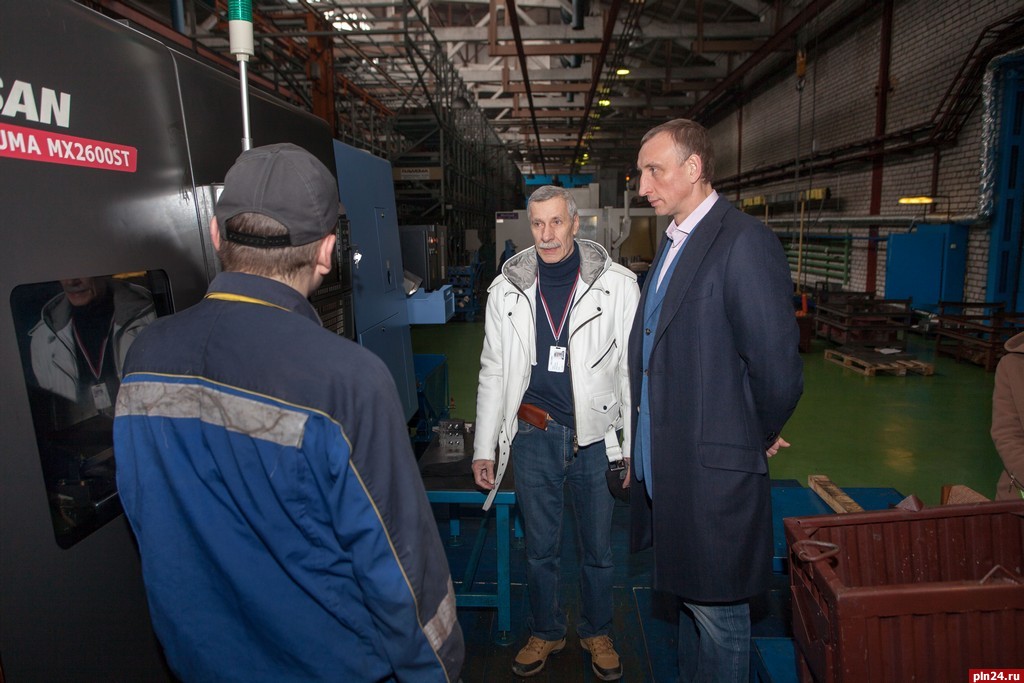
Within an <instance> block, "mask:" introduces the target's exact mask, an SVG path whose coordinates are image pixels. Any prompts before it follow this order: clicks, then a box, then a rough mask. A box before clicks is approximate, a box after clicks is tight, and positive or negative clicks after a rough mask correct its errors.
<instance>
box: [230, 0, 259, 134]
mask: <svg viewBox="0 0 1024 683" xmlns="http://www.w3.org/2000/svg"><path fill="white" fill-rule="evenodd" d="M228 36H229V49H230V50H231V54H233V55H234V56H235V59H237V60H238V78H239V85H240V87H241V89H242V151H243V152H244V151H246V150H248V149H251V148H252V134H251V133H250V131H249V74H248V66H249V57H251V56H253V55H254V54H256V53H255V51H254V50H253V37H252V0H228Z"/></svg>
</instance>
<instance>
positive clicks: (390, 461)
mask: <svg viewBox="0 0 1024 683" xmlns="http://www.w3.org/2000/svg"><path fill="white" fill-rule="evenodd" d="M339 212H340V204H339V202H338V191H337V184H336V181H335V179H334V177H333V176H332V175H331V173H330V172H329V171H328V170H327V169H326V168H325V167H324V166H323V164H321V163H320V162H319V161H318V160H317V159H315V158H314V157H313V156H312V155H311V154H309V153H308V152H306V151H305V150H302V149H301V148H299V147H296V146H294V145H290V144H280V145H271V146H268V147H260V148H255V149H251V150H248V151H246V152H243V153H242V155H241V156H240V157H239V158H238V160H237V161H236V163H235V164H234V166H232V167H231V169H230V170H229V171H228V174H227V176H226V178H225V183H224V190H223V193H222V195H221V197H220V200H219V201H218V204H217V207H216V211H215V214H216V218H215V219H214V220H213V221H211V226H210V234H211V237H212V240H213V244H214V247H215V248H216V250H217V253H218V255H219V257H220V260H221V264H222V266H223V271H224V272H222V273H221V274H220V275H218V276H217V277H216V278H215V279H214V281H213V282H212V283H211V285H210V288H209V291H208V292H207V294H206V297H205V299H204V300H203V301H202V302H200V303H199V304H197V305H195V306H193V307H191V308H189V309H187V310H185V311H183V312H181V313H179V314H177V315H173V316H170V317H168V318H161V319H158V320H157V321H155V322H154V323H153V324H152V325H150V326H149V327H148V328H147V329H146V330H144V331H143V333H142V334H140V335H139V337H138V339H137V340H136V341H135V343H134V344H133V345H132V348H131V350H130V352H129V354H128V358H127V360H126V363H125V377H124V379H123V383H122V385H121V389H120V392H119V394H118V397H117V412H116V419H115V425H114V447H115V456H116V459H117V480H118V488H119V490H120V494H121V500H122V502H123V504H124V509H125V513H126V515H127V517H128V520H129V521H130V522H131V526H132V529H133V530H134V531H135V535H136V537H137V538H138V544H139V551H140V554H141V558H142V572H143V578H144V580H145V584H146V593H147V596H148V599H149V606H150V611H151V613H152V618H153V626H154V629H155V630H156V634H157V636H158V637H159V639H160V642H161V644H162V645H163V647H164V650H165V651H166V654H167V660H168V663H169V664H170V666H171V668H172V669H173V671H174V673H175V675H177V676H178V677H179V678H180V679H182V680H183V681H214V680H215V681H236V680H237V681H247V682H249V683H251V682H254V681H274V682H275V683H280V682H281V681H297V680H309V681H456V680H458V676H459V671H460V669H461V666H462V660H463V654H464V650H463V641H462V631H461V629H460V627H459V624H458V622H457V620H456V614H455V595H454V592H453V588H452V582H451V577H450V574H449V569H448V564H447V560H446V559H445V555H444V548H443V546H442V544H441V541H440V538H439V536H438V532H437V526H436V523H435V521H434V519H433V516H432V512H431V509H430V505H429V503H428V501H427V498H426V493H425V492H424V489H423V484H422V481H421V480H420V476H419V473H418V469H417V467H416V461H415V457H414V456H413V453H412V449H411V446H410V442H409V436H408V432H407V430H406V425H405V421H404V419H403V413H402V410H401V407H400V404H399V400H398V394H397V391H396V389H395V386H394V383H393V381H392V379H391V376H390V374H389V373H388V370H387V368H386V367H385V366H384V364H383V363H382V362H381V361H380V360H379V359H378V358H377V357H376V356H374V355H373V354H372V353H370V352H369V351H366V350H365V349H363V348H362V347H360V346H358V345H357V344H355V343H353V342H351V341H349V340H347V339H344V338H341V337H338V336H337V335H335V334H333V333H331V332H330V331H328V330H326V329H324V328H323V327H322V326H321V324H320V320H319V318H318V317H317V314H316V312H315V311H314V309H313V308H312V306H311V305H310V304H309V302H308V301H307V296H308V295H309V294H311V293H312V292H313V291H315V290H316V288H317V287H318V286H319V284H320V283H321V281H322V279H323V277H324V275H326V274H327V273H328V272H330V269H331V266H332V258H331V256H332V253H333V251H334V246H335V232H334V228H335V226H336V224H337V221H338V216H339Z"/></svg>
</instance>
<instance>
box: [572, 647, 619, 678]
mask: <svg viewBox="0 0 1024 683" xmlns="http://www.w3.org/2000/svg"><path fill="white" fill-rule="evenodd" d="M580 645H582V646H583V649H584V650H587V651H588V652H590V666H591V667H593V669H594V675H595V676H597V677H598V678H600V679H601V680H602V681H617V680H619V679H620V678H622V664H621V663H620V662H619V653H618V652H616V651H615V646H614V645H612V639H611V638H609V637H608V636H594V637H593V638H580Z"/></svg>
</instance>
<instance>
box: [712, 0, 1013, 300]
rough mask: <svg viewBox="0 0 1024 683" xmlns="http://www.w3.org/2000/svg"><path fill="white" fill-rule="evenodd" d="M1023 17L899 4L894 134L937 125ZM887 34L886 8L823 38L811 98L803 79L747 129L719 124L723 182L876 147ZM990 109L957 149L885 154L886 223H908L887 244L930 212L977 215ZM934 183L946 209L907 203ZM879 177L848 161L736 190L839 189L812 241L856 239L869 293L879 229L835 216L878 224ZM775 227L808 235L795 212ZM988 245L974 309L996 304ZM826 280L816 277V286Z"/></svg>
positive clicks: (971, 290) (857, 275)
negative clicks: (981, 41) (973, 63)
mask: <svg viewBox="0 0 1024 683" xmlns="http://www.w3.org/2000/svg"><path fill="white" fill-rule="evenodd" d="M879 4H881V3H879ZM836 5H837V6H838V5H840V3H836ZM1018 9H1019V0H986V1H985V2H977V1H974V0H897V1H896V2H895V5H894V10H893V32H892V56H891V62H890V69H889V74H890V82H891V83H890V85H891V88H890V91H889V93H888V110H887V118H886V133H896V132H900V131H904V130H908V129H911V128H915V127H918V126H922V125H927V124H929V123H930V122H931V121H932V120H933V117H934V115H935V113H936V110H937V109H938V107H939V105H940V103H941V102H942V100H943V97H944V96H945V94H946V92H947V90H948V89H949V88H950V86H951V85H952V84H953V82H954V77H955V75H956V74H957V72H958V70H959V69H960V67H961V65H962V64H963V62H964V59H965V58H966V57H967V56H968V54H969V52H970V49H971V47H972V46H973V44H974V42H975V41H976V40H977V38H978V36H979V34H980V33H981V31H982V30H983V29H984V28H985V27H986V26H988V25H989V24H991V23H993V22H994V21H997V20H999V19H1001V18H1003V17H1005V16H1007V15H1009V14H1011V13H1012V12H1014V11H1016V10H1018ZM880 33H881V16H880V12H879V11H877V10H875V11H874V12H873V13H872V14H871V15H870V16H868V17H867V18H866V19H863V20H859V23H858V24H857V25H856V26H854V27H853V28H852V30H849V31H846V32H845V33H843V32H841V33H840V34H839V35H836V36H834V37H833V38H832V39H831V40H829V41H827V42H819V43H815V42H813V41H812V42H811V43H810V44H808V45H806V46H805V49H806V51H807V73H806V77H805V81H804V84H803V89H802V90H798V88H797V79H796V75H795V73H793V74H792V75H790V76H789V77H788V78H786V79H785V80H783V81H782V82H780V83H779V84H777V85H775V86H773V87H772V88H770V89H769V90H767V91H766V92H763V93H760V94H758V95H756V96H754V97H753V98H752V99H751V100H750V101H749V102H747V103H746V104H745V105H744V108H743V113H742V131H740V130H739V120H740V119H739V118H738V117H737V116H736V115H733V116H731V117H729V118H728V119H724V120H722V121H720V122H717V123H716V124H715V125H714V127H713V128H712V137H713V140H714V142H715V146H716V156H717V159H718V160H717V164H718V167H719V172H718V174H717V175H718V177H719V178H728V177H729V176H730V175H735V174H737V173H741V172H749V171H752V170H755V169H763V168H766V167H772V166H773V165H776V164H780V163H783V162H790V161H793V160H795V159H797V158H799V159H801V160H802V161H803V162H804V163H806V160H807V159H808V158H809V157H810V156H811V155H812V153H814V152H820V151H824V150H832V149H835V148H837V147H840V146H843V145H849V144H851V143H854V142H858V141H866V140H869V139H870V138H871V137H872V136H873V135H874V132H875V117H876V102H877V98H876V85H877V81H878V73H879V51H880V44H881V36H880ZM794 65H795V61H794ZM794 71H795V69H794ZM982 109H983V105H982V104H979V105H978V106H977V107H976V108H975V110H974V112H973V113H972V115H971V118H970V119H969V121H968V122H967V124H966V125H965V126H964V127H963V129H962V130H961V132H960V134H959V137H958V139H957V141H956V144H955V145H954V146H952V147H948V148H943V149H942V150H941V151H939V152H936V151H934V150H932V149H924V150H923V151H922V152H920V153H916V154H903V155H889V156H887V157H886V159H885V162H884V166H883V174H882V183H881V193H880V196H879V199H880V209H879V214H881V215H882V216H885V217H889V218H899V219H901V221H905V222H897V223H895V224H893V225H884V226H882V227H881V228H880V229H879V236H880V237H885V236H886V235H887V234H889V232H890V231H896V232H904V231H907V230H909V229H911V227H912V226H913V224H914V223H915V221H917V220H920V219H921V218H923V217H924V215H925V211H927V212H928V213H930V214H938V215H940V216H941V215H943V214H948V215H951V216H960V217H962V216H970V215H974V214H976V213H977V211H978V195H979V180H980V169H981V153H982V114H983V112H982ZM741 134H742V137H741ZM740 141H742V142H741V144H742V148H740V146H739V145H740ZM933 177H934V178H935V182H936V186H937V190H936V194H938V195H940V196H941V197H942V198H941V199H940V201H939V203H938V204H936V205H934V206H933V207H925V208H924V209H922V208H921V207H907V206H901V205H899V204H898V203H897V201H896V200H897V199H898V198H899V197H901V196H905V195H916V194H930V193H932V192H933V189H932V184H933ZM871 180H872V173H871V167H870V165H868V164H866V163H860V164H846V165H843V166H838V167H833V168H831V169H828V170H826V171H820V172H817V173H816V174H815V175H812V176H810V177H801V178H799V179H797V178H796V177H793V178H792V179H788V180H779V181H775V182H772V183H763V184H747V185H746V186H744V187H743V188H742V189H741V190H740V191H738V192H730V193H728V198H729V199H736V198H737V196H739V197H749V196H754V195H760V194H764V195H769V196H771V195H774V194H777V193H791V192H794V191H800V190H804V189H807V188H809V187H821V186H827V187H829V188H830V189H831V191H832V194H833V196H834V197H835V198H837V200H838V207H837V208H835V209H825V210H819V209H818V208H817V207H814V206H809V207H807V210H806V212H805V217H804V230H805V233H806V234H813V233H816V232H817V233H819V234H850V235H851V236H853V238H854V239H853V250H852V258H851V278H850V282H849V283H848V285H847V287H846V288H847V289H851V290H864V289H869V286H868V285H869V283H868V282H867V281H866V277H867V270H868V240H867V239H866V238H867V236H868V224H867V223H863V222H857V223H852V224H851V223H845V224H844V223H833V224H830V223H829V219H830V218H832V219H834V218H838V217H855V218H862V217H867V216H868V214H869V210H870V205H871ZM772 218H773V221H772V222H771V224H772V227H773V229H775V230H776V231H777V232H779V233H785V234H794V233H795V232H797V231H798V221H797V219H798V214H795V213H794V211H793V210H792V209H785V210H780V211H778V212H775V213H773V215H772ZM786 221H788V222H786ZM988 245H989V239H988V228H987V226H985V225H981V226H975V227H972V228H971V230H970V239H969V240H968V257H967V258H968V267H967V276H966V280H965V298H967V299H968V300H969V301H982V300H984V299H985V280H986V277H987V271H988ZM885 253H886V252H885V242H884V240H883V241H879V242H878V251H877V261H876V280H875V288H876V291H877V292H878V293H879V294H884V286H885ZM816 279H818V278H815V277H814V276H807V277H806V281H807V282H809V283H813V282H814V281H815V280H816Z"/></svg>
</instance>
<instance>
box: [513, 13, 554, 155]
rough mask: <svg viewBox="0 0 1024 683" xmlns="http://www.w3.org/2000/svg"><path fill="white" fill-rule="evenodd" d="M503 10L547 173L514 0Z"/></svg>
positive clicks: (538, 149)
mask: <svg viewBox="0 0 1024 683" xmlns="http://www.w3.org/2000/svg"><path fill="white" fill-rule="evenodd" d="M505 11H506V12H507V13H508V20H509V23H510V24H511V26H512V37H513V38H515V41H516V54H517V55H518V57H519V70H520V71H522V72H523V86H524V87H525V88H526V99H527V101H528V102H529V103H530V118H531V119H532V120H533V133H534V135H536V136H537V154H538V155H539V156H540V170H541V172H543V173H544V174H545V175H547V172H548V167H547V164H546V163H545V161H544V148H543V146H542V145H541V142H540V126H538V125H537V109H536V108H535V107H534V106H533V90H531V89H530V74H529V73H527V70H526V52H525V51H524V50H523V36H522V34H521V33H520V31H519V15H517V14H516V0H505Z"/></svg>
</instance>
